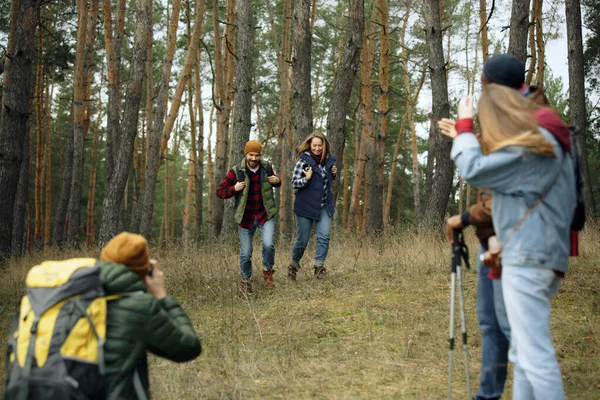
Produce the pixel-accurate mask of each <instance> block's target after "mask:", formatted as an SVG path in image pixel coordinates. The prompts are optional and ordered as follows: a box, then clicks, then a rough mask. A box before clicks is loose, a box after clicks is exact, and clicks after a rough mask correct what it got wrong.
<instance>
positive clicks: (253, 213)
mask: <svg viewBox="0 0 600 400" xmlns="http://www.w3.org/2000/svg"><path fill="white" fill-rule="evenodd" d="M261 168H262V166H260V167H259V169H258V170H257V171H256V172H252V171H251V170H250V169H248V168H246V174H247V175H248V178H249V179H250V184H249V185H248V199H247V200H246V208H245V210H244V216H243V217H242V222H240V226H241V227H242V228H246V229H252V227H254V220H255V219H256V220H257V221H258V223H259V224H260V226H263V225H264V224H265V222H267V220H268V219H269V216H268V215H267V211H266V210H265V206H264V204H263V200H262V191H261V185H260V173H261V171H260V169H261ZM237 182H238V179H237V176H236V174H235V171H234V170H233V169H230V170H229V172H227V176H226V177H225V179H224V180H223V182H221V184H220V185H219V187H218V188H217V196H219V197H220V198H222V199H228V198H230V197H234V196H241V195H242V193H243V191H242V192H236V191H235V188H234V186H235V184H236V183H237ZM272 186H274V187H277V186H281V182H279V183H278V184H274V185H272Z"/></svg>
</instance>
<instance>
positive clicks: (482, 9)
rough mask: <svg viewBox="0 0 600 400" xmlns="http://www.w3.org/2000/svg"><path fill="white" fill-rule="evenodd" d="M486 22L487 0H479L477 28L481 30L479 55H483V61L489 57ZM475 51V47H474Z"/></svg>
mask: <svg viewBox="0 0 600 400" xmlns="http://www.w3.org/2000/svg"><path fill="white" fill-rule="evenodd" d="M486 22H487V0H479V30H480V31H481V55H482V57H483V62H486V61H487V59H488V57H489V51H488V49H489V39H488V27H487V24H486ZM467 36H468V35H467ZM467 40H468V39H467ZM475 53H477V47H475ZM475 58H477V57H475Z"/></svg>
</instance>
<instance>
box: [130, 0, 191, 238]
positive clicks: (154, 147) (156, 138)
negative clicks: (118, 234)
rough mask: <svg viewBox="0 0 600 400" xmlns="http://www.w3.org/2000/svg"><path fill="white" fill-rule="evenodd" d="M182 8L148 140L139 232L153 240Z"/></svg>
mask: <svg viewBox="0 0 600 400" xmlns="http://www.w3.org/2000/svg"><path fill="white" fill-rule="evenodd" d="M180 10H181V0H174V1H173V9H172V10H171V16H170V17H169V28H168V32H167V48H166V51H165V57H164V61H163V69H162V78H161V81H160V86H159V89H158V96H157V104H156V111H155V113H154V121H153V122H152V130H151V131H148V137H147V141H146V166H145V167H146V170H145V172H144V173H145V177H144V192H143V193H142V202H141V218H140V229H139V232H140V234H141V235H143V236H144V237H146V239H148V241H150V240H151V239H152V214H153V211H154V196H155V191H156V177H157V176H158V169H159V167H160V149H161V141H162V135H163V131H164V128H165V115H166V113H167V105H168V101H169V81H170V79H171V68H172V66H173V56H174V54H175V42H176V40H177V26H178V22H179V12H180ZM171 127H172V125H171ZM163 152H164V150H163Z"/></svg>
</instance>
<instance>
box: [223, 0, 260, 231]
mask: <svg viewBox="0 0 600 400" xmlns="http://www.w3.org/2000/svg"><path fill="white" fill-rule="evenodd" d="M236 7H237V20H236V23H237V27H238V30H237V37H236V40H237V44H236V47H235V48H236V56H237V63H236V66H235V78H234V107H233V140H232V141H231V144H230V146H231V147H230V148H231V155H232V156H231V159H230V162H229V164H230V166H233V165H235V164H237V163H239V162H240V160H242V159H243V158H244V147H245V144H246V142H247V141H248V140H249V139H250V129H251V128H252V121H251V115H252V69H253V64H254V63H253V61H254V15H253V11H252V7H253V6H252V0H238V1H237V2H236ZM228 202H229V203H232V202H233V199H230V200H228ZM231 206H232V207H231V210H228V211H229V212H227V213H226V215H225V222H224V223H225V225H224V226H223V232H224V233H225V234H226V235H227V236H229V235H231V234H233V233H234V232H235V228H236V224H235V222H234V220H233V213H234V211H233V204H231ZM226 208H227V206H226Z"/></svg>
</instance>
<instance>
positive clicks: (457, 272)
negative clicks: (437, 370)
mask: <svg viewBox="0 0 600 400" xmlns="http://www.w3.org/2000/svg"><path fill="white" fill-rule="evenodd" d="M461 258H462V259H463V260H465V265H466V266H467V268H470V265H469V249H468V248H467V245H466V244H465V239H464V237H463V233H462V230H461V229H454V243H453V244H452V270H451V274H450V338H449V339H448V342H449V352H448V400H450V399H451V398H452V354H453V350H454V298H455V296H456V280H457V279H458V294H459V296H458V297H459V301H460V326H461V330H462V342H463V351H464V353H465V373H466V375H467V399H469V400H470V399H471V382H470V380H469V351H468V349H467V324H466V320H465V297H464V292H463V282H462V273H461Z"/></svg>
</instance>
